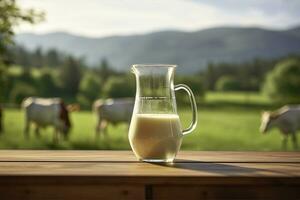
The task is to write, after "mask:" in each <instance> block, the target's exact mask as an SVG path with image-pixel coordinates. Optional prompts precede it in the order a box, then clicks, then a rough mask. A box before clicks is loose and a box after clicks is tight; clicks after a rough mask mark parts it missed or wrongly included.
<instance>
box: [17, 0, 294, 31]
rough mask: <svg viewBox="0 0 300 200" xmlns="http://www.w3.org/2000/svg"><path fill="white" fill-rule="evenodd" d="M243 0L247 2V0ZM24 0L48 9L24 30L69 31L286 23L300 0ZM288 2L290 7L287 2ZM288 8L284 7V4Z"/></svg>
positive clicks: (26, 5) (25, 4) (22, 2)
mask: <svg viewBox="0 0 300 200" xmlns="http://www.w3.org/2000/svg"><path fill="white" fill-rule="evenodd" d="M241 2H243V3H241ZM270 2H271V0H265V1H263V0H252V1H250V0H243V1H238V0H235V1H234V0H219V1H216V0H210V1H209V0H203V1H200V0H163V1H159V0H118V1H117V0H116V1H110V0H101V1H99V0H89V1H84V0H63V1H61V0H43V1H41V0H18V3H20V5H21V6H22V7H24V8H29V7H34V8H37V9H41V10H44V11H45V12H46V19H47V20H46V21H45V22H43V23H41V24H38V25H34V26H31V25H22V26H21V27H19V28H18V29H17V31H18V32H24V31H30V32H37V33H41V32H49V31H58V30H59V31H68V32H73V33H78V34H84V35H90V36H106V35H122V34H133V33H144V32H150V31H155V30H161V29H181V30H198V29H203V28H208V27H214V26H220V25H242V26H248V25H258V26H266V27H275V28H285V27H288V26H290V25H293V24H297V23H298V22H299V20H298V19H299V18H295V17H294V16H295V15H299V14H298V12H296V7H298V8H299V3H297V2H296V1H293V0H291V1H289V2H293V5H292V3H289V4H288V5H286V4H284V3H282V1H280V0H274V1H272V2H275V4H270V5H269V4H268V3H270ZM282 4H283V5H284V7H282ZM282 8H284V9H282Z"/></svg>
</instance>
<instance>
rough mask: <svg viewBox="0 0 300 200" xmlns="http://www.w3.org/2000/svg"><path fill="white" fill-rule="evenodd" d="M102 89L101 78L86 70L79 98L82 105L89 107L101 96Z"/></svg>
mask: <svg viewBox="0 0 300 200" xmlns="http://www.w3.org/2000/svg"><path fill="white" fill-rule="evenodd" d="M101 89H102V88H101V80H100V78H98V77H97V76H95V75H94V74H92V73H88V72H86V73H85V75H84V76H83V78H82V80H81V82H80V86H79V94H78V95H77V99H78V101H79V102H80V103H81V105H83V106H85V107H88V106H90V105H91V104H92V102H93V101H94V100H96V99H97V98H98V97H99V96H100V94H101Z"/></svg>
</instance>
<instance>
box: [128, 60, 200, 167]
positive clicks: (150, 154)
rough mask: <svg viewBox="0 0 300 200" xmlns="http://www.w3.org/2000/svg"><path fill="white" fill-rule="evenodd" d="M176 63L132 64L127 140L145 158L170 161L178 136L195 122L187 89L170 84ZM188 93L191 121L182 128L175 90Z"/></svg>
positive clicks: (146, 160) (194, 107)
mask: <svg viewBox="0 0 300 200" xmlns="http://www.w3.org/2000/svg"><path fill="white" fill-rule="evenodd" d="M175 68H176V65H165V64H153V65H152V64H151V65H148V64H141V65H133V66H132V72H133V73H134V74H135V76H136V97H135V104H134V109H133V114H132V119H131V123H130V126H129V142H130V145H131V148H132V150H133V152H134V154H135V155H136V157H137V158H138V159H139V160H141V161H145V162H172V161H173V160H174V158H175V156H176V154H177V152H178V151H179V149H180V146H181V141H182V137H183V136H184V135H186V134H188V133H190V132H192V131H193V130H194V129H195V128H196V125H197V107H196V101H195V98H194V95H193V93H192V91H191V89H190V88H189V87H188V86H186V85H184V84H179V85H174V83H173V79H174V71H175ZM181 89H182V90H184V91H186V92H187V93H188V96H189V99H190V102H191V107H192V116H193V117H192V122H191V124H190V126H189V127H188V128H187V129H184V130H182V128H181V123H180V120H179V116H178V114H177V106H176V99H175V92H174V91H177V90H181Z"/></svg>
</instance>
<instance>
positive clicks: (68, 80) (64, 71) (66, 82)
mask: <svg viewBox="0 0 300 200" xmlns="http://www.w3.org/2000/svg"><path fill="white" fill-rule="evenodd" d="M60 80H61V85H62V88H63V90H64V93H65V94H67V95H71V96H76V94H77V92H78V89H79V84H80V80H81V62H80V61H79V60H76V59H75V58H73V57H72V56H69V57H68V58H66V60H65V63H64V65H63V66H62V67H61V70H60Z"/></svg>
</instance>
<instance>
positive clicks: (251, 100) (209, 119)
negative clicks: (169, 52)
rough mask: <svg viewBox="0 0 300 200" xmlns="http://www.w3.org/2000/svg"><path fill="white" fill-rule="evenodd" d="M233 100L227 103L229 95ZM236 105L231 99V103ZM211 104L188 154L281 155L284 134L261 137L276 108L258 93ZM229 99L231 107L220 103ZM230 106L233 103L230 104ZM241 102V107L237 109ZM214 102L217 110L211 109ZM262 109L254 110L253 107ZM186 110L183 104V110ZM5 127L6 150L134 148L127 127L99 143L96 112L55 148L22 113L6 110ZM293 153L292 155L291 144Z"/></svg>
mask: <svg viewBox="0 0 300 200" xmlns="http://www.w3.org/2000/svg"><path fill="white" fill-rule="evenodd" d="M226 95H227V96H228V98H227V96H226ZM229 97H230V98H231V99H232V100H231V101H230V100H228V99H230V98H229ZM206 100H207V102H208V103H207V104H203V105H200V106H199V108H198V112H199V120H198V126H197V129H196V131H194V132H193V133H191V134H190V135H187V136H186V137H185V138H184V140H183V144H182V147H181V149H182V150H220V151H221V150H222V151H223V150H228V151H238V150H239V151H280V150H281V135H280V133H279V131H278V130H277V129H274V130H272V131H271V132H269V133H268V134H266V135H263V134H261V133H259V131H258V129H259V125H260V113H261V111H262V109H263V108H264V107H267V108H268V107H270V105H268V102H267V100H266V99H263V97H261V96H260V95H258V94H247V96H245V97H243V94H240V93H228V94H223V95H222V94H220V93H210V94H208V95H207V98H206ZM225 100H228V102H230V105H226V104H225V105H224V104H220V105H222V106H217V105H218V103H220V102H223V103H224V101H225ZM228 102H227V103H228ZM234 102H237V105H235V104H234ZM209 103H213V105H214V106H211V105H209ZM254 104H255V105H258V106H253V105H254ZM178 107H179V108H180V105H179V106H178ZM4 114H5V120H4V126H5V127H4V128H5V131H4V133H3V134H1V135H0V148H1V149H110V150H126V149H130V146H129V143H128V139H127V132H128V130H127V125H126V124H119V125H117V126H112V125H110V126H109V127H108V135H107V136H105V135H102V136H100V137H99V139H98V140H96V137H95V131H94V126H95V122H96V118H95V116H94V114H93V113H91V111H81V112H75V113H72V114H71V120H72V123H73V128H72V131H71V133H70V138H69V140H68V141H63V140H61V141H60V142H59V143H58V144H55V143H53V140H52V139H53V130H52V128H50V127H49V128H48V129H45V130H41V137H40V138H36V137H35V135H34V130H33V128H32V129H31V132H30V138H29V139H26V138H25V137H24V135H23V128H24V116H23V111H21V110H19V109H6V110H5V113H4ZM179 114H180V118H181V120H182V124H183V126H184V127H186V126H187V125H188V123H189V121H190V117H191V116H190V115H191V114H190V112H189V107H185V108H184V109H179ZM288 150H292V148H291V145H290V142H289V144H288Z"/></svg>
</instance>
